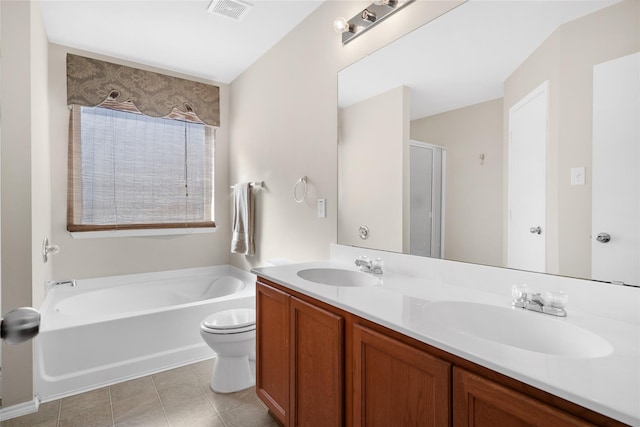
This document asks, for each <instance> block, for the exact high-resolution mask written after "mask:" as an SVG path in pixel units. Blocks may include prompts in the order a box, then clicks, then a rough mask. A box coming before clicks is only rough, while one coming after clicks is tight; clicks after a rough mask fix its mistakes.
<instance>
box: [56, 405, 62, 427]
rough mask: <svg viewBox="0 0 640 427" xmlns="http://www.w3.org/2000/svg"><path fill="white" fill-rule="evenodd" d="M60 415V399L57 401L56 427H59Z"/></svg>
mask: <svg viewBox="0 0 640 427" xmlns="http://www.w3.org/2000/svg"><path fill="white" fill-rule="evenodd" d="M61 415H62V399H58V418H57V419H56V427H60V416H61Z"/></svg>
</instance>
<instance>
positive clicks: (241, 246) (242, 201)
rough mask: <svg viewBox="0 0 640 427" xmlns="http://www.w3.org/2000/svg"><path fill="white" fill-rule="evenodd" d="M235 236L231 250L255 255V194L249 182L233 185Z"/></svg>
mask: <svg viewBox="0 0 640 427" xmlns="http://www.w3.org/2000/svg"><path fill="white" fill-rule="evenodd" d="M233 208H234V209H233V211H234V212H233V236H232V238H231V252H233V253H237V254H245V255H253V253H254V252H255V246H254V244H253V194H252V191H251V185H250V183H248V182H243V183H241V184H236V185H235V186H234V187H233Z"/></svg>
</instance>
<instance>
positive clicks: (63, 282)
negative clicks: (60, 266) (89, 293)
mask: <svg viewBox="0 0 640 427" xmlns="http://www.w3.org/2000/svg"><path fill="white" fill-rule="evenodd" d="M60 285H70V286H71V287H72V288H73V287H75V286H77V285H78V284H77V283H76V279H68V280H58V281H55V282H53V283H51V286H60Z"/></svg>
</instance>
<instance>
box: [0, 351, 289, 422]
mask: <svg viewBox="0 0 640 427" xmlns="http://www.w3.org/2000/svg"><path fill="white" fill-rule="evenodd" d="M214 363H215V359H210V360H205V361H203V362H198V363H194V364H192V365H187V366H183V367H181V368H176V369H172V370H168V371H164V372H160V373H156V374H153V375H149V376H146V377H142V378H138V379H135V380H131V381H126V382H123V383H119V384H115V385H112V386H109V387H104V388H101V389H98V390H93V391H90V392H86V393H81V394H78V395H75V396H70V397H66V398H63V399H59V400H55V401H52V402H48V403H44V404H42V405H41V406H40V410H39V411H38V412H37V413H35V414H30V415H25V416H23V417H18V418H14V419H11V420H6V421H4V422H2V423H0V427H14V426H33V425H44V426H48V425H52V426H56V425H58V426H86V425H92V426H126V425H136V426H149V427H151V426H153V427H159V426H196V425H197V426H216V427H250V426H255V427H261V426H265V427H276V426H277V424H276V422H275V421H273V419H271V417H270V416H269V414H268V413H267V409H266V408H265V406H264V405H263V404H262V403H261V402H260V400H259V399H258V398H257V397H256V394H255V391H254V389H253V388H251V389H248V390H245V391H241V392H238V393H231V394H224V395H223V394H216V393H214V392H213V391H211V389H210V388H209V381H210V380H211V372H212V369H213V365H214ZM89 420H90V421H89Z"/></svg>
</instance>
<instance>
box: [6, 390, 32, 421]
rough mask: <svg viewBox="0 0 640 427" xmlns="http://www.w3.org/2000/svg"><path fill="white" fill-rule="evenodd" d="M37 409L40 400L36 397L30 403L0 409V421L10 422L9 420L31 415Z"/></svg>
mask: <svg viewBox="0 0 640 427" xmlns="http://www.w3.org/2000/svg"><path fill="white" fill-rule="evenodd" d="M39 407H40V399H38V396H36V397H34V398H33V400H32V401H30V402H24V403H19V404H17V405H13V406H9V407H6V408H0V421H6V420H10V419H11V418H16V417H21V416H23V415H29V414H33V413H35V412H38V408H39Z"/></svg>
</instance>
